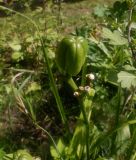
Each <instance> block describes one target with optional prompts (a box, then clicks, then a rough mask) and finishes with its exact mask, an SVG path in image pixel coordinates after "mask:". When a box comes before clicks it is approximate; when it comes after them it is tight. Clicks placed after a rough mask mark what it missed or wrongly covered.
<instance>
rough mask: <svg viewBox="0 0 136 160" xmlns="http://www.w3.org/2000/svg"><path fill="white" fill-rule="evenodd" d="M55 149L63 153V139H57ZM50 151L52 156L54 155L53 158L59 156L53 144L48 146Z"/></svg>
mask: <svg viewBox="0 0 136 160" xmlns="http://www.w3.org/2000/svg"><path fill="white" fill-rule="evenodd" d="M57 149H58V151H59V153H60V154H63V152H64V149H65V145H64V143H63V141H62V139H61V138H60V139H59V140H58V143H57ZM50 152H51V155H52V157H54V158H55V159H59V158H60V156H59V154H58V153H57V151H56V149H55V148H54V146H51V147H50Z"/></svg>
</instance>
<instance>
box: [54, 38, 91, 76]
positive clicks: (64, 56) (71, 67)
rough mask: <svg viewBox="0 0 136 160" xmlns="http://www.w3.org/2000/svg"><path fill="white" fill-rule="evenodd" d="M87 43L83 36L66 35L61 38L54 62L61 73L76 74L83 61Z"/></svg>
mask: <svg viewBox="0 0 136 160" xmlns="http://www.w3.org/2000/svg"><path fill="white" fill-rule="evenodd" d="M87 52H88V43H87V41H86V40H85V39H84V38H83V37H75V36H68V37H65V38H63V39H62V41H61V42H60V43H59V45H58V48H57V51H56V62H57V65H58V67H59V69H60V72H62V73H63V74H68V75H70V76H75V75H77V74H78V73H79V72H80V71H81V68H82V66H83V64H84V63H85V58H86V54H87Z"/></svg>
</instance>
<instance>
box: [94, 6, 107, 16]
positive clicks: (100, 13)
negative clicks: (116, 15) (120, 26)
mask: <svg viewBox="0 0 136 160" xmlns="http://www.w3.org/2000/svg"><path fill="white" fill-rule="evenodd" d="M106 10H107V9H106V7H104V6H100V5H98V6H96V7H95V8H94V15H96V16H98V17H103V16H104V14H105V11H106Z"/></svg>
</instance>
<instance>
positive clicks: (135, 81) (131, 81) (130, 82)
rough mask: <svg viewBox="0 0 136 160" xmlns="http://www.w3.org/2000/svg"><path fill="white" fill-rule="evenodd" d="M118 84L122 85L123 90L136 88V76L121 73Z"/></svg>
mask: <svg viewBox="0 0 136 160" xmlns="http://www.w3.org/2000/svg"><path fill="white" fill-rule="evenodd" d="M118 82H119V83H121V87H122V88H128V89H130V88H131V87H136V75H134V74H131V73H128V72H126V71H121V72H119V73H118Z"/></svg>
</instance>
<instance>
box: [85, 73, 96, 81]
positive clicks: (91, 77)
mask: <svg viewBox="0 0 136 160" xmlns="http://www.w3.org/2000/svg"><path fill="white" fill-rule="evenodd" d="M86 77H87V78H89V79H90V80H94V79H95V76H94V74H92V73H90V74H87V75H86Z"/></svg>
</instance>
